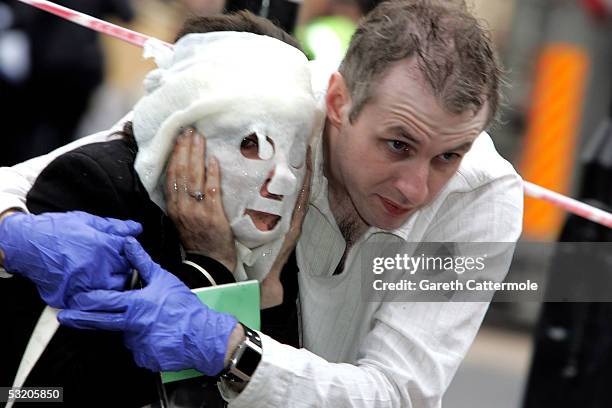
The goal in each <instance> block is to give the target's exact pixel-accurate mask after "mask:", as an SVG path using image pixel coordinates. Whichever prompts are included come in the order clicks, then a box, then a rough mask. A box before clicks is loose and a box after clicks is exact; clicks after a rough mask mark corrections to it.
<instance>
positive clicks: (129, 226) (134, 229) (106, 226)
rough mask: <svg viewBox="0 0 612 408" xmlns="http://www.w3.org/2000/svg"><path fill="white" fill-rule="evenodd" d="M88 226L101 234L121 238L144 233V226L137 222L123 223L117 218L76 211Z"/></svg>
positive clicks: (128, 221)
mask: <svg viewBox="0 0 612 408" xmlns="http://www.w3.org/2000/svg"><path fill="white" fill-rule="evenodd" d="M74 213H75V214H78V216H79V218H80V219H81V220H83V221H84V222H85V223H86V224H87V225H89V226H90V227H92V228H95V229H97V230H98V231H100V232H105V233H107V234H114V235H120V236H137V235H139V234H140V233H141V232H142V225H140V224H139V223H137V222H136V221H131V220H127V221H122V220H118V219H115V218H103V217H98V216H96V215H92V214H89V213H86V212H82V211H75V212H74Z"/></svg>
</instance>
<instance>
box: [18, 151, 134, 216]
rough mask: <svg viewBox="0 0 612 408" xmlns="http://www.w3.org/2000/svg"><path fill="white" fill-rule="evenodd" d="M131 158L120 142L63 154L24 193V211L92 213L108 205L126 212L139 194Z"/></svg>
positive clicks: (132, 155) (131, 155)
mask: <svg viewBox="0 0 612 408" xmlns="http://www.w3.org/2000/svg"><path fill="white" fill-rule="evenodd" d="M135 157H136V151H135V149H134V148H133V147H132V146H131V145H130V143H129V142H127V141H125V140H123V139H116V140H111V141H107V142H100V143H91V144H88V145H84V146H81V147H78V148H76V149H74V150H71V151H69V152H66V153H64V154H62V155H61V156H59V157H57V158H56V159H55V160H53V161H52V162H51V163H50V164H49V165H48V166H47V167H46V168H45V169H44V170H43V171H42V172H41V173H40V175H39V176H38V178H37V179H36V181H35V183H34V185H33V186H32V189H31V190H30V192H29V193H28V197H27V200H28V208H30V211H32V210H33V208H34V207H37V208H36V209H38V210H39V211H40V210H43V209H44V210H47V211H54V210H56V211H57V210H64V211H66V210H72V209H75V210H76V209H80V210H83V211H89V212H93V213H96V211H101V210H103V209H105V208H109V206H110V205H112V206H114V207H115V208H116V209H117V210H119V209H124V210H127V209H128V208H129V207H131V203H132V202H134V200H135V199H136V198H138V197H139V196H141V195H142V192H143V191H142V187H141V186H142V183H140V180H139V178H138V175H137V174H136V172H135V170H134V160H135ZM142 198H143V199H144V198H145V196H143V197H142ZM38 207H40V208H38ZM78 207H84V208H78ZM100 215H101V214H100Z"/></svg>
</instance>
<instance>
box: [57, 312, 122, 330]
mask: <svg viewBox="0 0 612 408" xmlns="http://www.w3.org/2000/svg"><path fill="white" fill-rule="evenodd" d="M57 320H58V321H59V322H60V324H62V325H64V326H68V327H73V328H75V329H87V330H109V331H122V330H123V328H124V326H125V316H124V315H123V313H99V312H82V311H80V310H72V309H65V310H62V311H60V312H59V313H58V314H57Z"/></svg>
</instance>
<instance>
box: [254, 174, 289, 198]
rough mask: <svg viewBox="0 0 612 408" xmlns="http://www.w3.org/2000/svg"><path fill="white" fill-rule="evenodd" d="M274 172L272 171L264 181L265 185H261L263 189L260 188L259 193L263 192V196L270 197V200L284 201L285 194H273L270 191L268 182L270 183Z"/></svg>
mask: <svg viewBox="0 0 612 408" xmlns="http://www.w3.org/2000/svg"><path fill="white" fill-rule="evenodd" d="M273 174H274V173H272V174H271V175H270V176H269V177H268V178H267V179H266V181H265V183H263V186H261V189H260V190H259V194H261V196H262V197H264V198H269V199H270V200H276V201H282V200H283V197H284V196H283V195H280V194H272V193H271V192H269V191H268V184H270V181H272V175H273Z"/></svg>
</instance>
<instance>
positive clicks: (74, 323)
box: [58, 239, 240, 375]
mask: <svg viewBox="0 0 612 408" xmlns="http://www.w3.org/2000/svg"><path fill="white" fill-rule="evenodd" d="M125 255H126V257H127V259H128V260H129V262H130V263H131V264H132V265H133V267H134V268H136V269H138V271H139V272H140V276H141V278H142V279H143V281H144V282H145V283H146V286H145V287H144V288H143V289H139V290H132V291H127V292H117V291H108V290H95V291H91V292H84V293H79V294H77V295H75V296H74V297H73V298H72V299H71V301H70V304H69V306H70V308H71V309H69V310H63V311H61V312H60V313H59V314H58V320H59V321H60V323H61V324H64V325H67V326H71V327H75V328H78V329H101V330H113V331H122V332H124V337H123V338H124V343H125V345H126V347H127V348H129V349H130V350H132V354H133V356H134V360H135V361H136V364H138V365H139V366H140V367H144V368H148V369H150V370H152V371H166V370H171V371H176V370H183V369H187V368H195V369H197V370H199V371H200V372H202V373H204V374H206V375H217V374H218V373H219V372H220V371H221V370H222V369H223V367H224V366H225V361H226V355H227V354H229V351H231V350H228V348H229V347H228V344H229V340H230V335H231V334H232V333H235V334H237V335H238V336H236V335H234V336H232V338H233V339H234V343H236V339H235V338H237V337H240V336H239V335H240V333H239V331H236V330H235V329H236V326H237V321H236V319H235V318H234V317H233V316H230V315H228V314H224V313H218V312H215V311H214V310H211V309H209V308H208V307H206V306H205V305H204V304H202V302H200V300H199V299H198V298H197V296H196V295H194V294H193V293H192V292H191V291H190V290H189V289H188V288H187V286H185V285H184V284H183V283H182V282H181V281H180V280H178V279H177V278H176V277H175V276H174V275H171V274H170V273H168V272H167V271H165V270H164V269H162V268H161V267H160V266H159V265H157V264H156V263H154V262H153V261H152V260H151V258H150V257H149V255H148V254H147V253H146V252H145V251H144V249H142V247H141V246H140V244H138V242H137V241H136V240H135V239H128V242H127V244H126V246H125ZM233 347H234V348H235V347H236V344H234V345H233Z"/></svg>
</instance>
